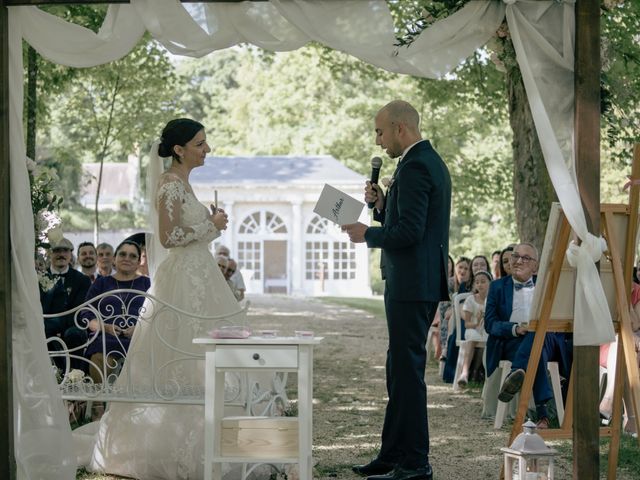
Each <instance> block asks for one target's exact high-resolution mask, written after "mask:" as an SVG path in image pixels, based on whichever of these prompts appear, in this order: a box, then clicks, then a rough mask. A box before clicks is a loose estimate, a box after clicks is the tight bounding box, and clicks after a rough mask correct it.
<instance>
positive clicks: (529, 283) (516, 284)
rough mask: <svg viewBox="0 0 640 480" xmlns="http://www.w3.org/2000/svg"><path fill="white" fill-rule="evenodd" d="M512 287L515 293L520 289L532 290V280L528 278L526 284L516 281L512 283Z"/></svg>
mask: <svg viewBox="0 0 640 480" xmlns="http://www.w3.org/2000/svg"><path fill="white" fill-rule="evenodd" d="M513 286H514V288H515V289H516V292H517V291H518V290H520V289H522V288H533V286H534V285H533V280H532V279H531V278H530V279H529V280H527V281H526V282H524V283H523V282H518V281H516V280H514V281H513Z"/></svg>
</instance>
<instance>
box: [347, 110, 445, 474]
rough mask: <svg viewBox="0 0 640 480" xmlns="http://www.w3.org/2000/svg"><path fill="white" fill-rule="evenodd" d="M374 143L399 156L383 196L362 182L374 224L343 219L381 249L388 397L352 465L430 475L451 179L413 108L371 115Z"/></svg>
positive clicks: (356, 237) (359, 469)
mask: <svg viewBox="0 0 640 480" xmlns="http://www.w3.org/2000/svg"><path fill="white" fill-rule="evenodd" d="M375 131H376V145H380V146H381V147H382V148H383V149H385V150H386V152H387V154H388V155H389V157H391V158H396V157H400V161H399V162H398V166H397V168H396V171H395V173H394V174H393V178H392V183H391V184H390V185H389V187H388V190H387V195H386V197H385V195H384V194H383V193H382V190H381V189H380V187H379V186H378V185H372V184H371V183H370V182H367V186H366V189H365V200H366V201H367V202H371V203H374V204H375V207H374V208H375V210H374V214H373V217H374V219H375V220H377V221H379V222H380V223H381V224H382V226H380V227H367V226H366V225H364V224H362V223H355V224H352V225H345V226H343V230H344V231H346V232H347V233H348V234H349V237H350V238H351V241H352V242H355V243H358V242H366V243H367V246H368V247H370V248H381V249H382V261H381V263H383V264H384V267H385V270H384V274H385V282H386V283H385V292H384V302H385V311H386V315H387V327H388V331H389V348H388V350H387V362H386V377H387V378H386V379H387V392H388V395H389V402H388V403H387V408H386V412H385V419H384V425H383V428H382V446H381V448H380V452H379V453H378V456H377V457H376V458H375V459H374V460H373V461H371V462H370V463H368V464H366V465H356V466H354V467H353V470H354V471H355V472H356V473H359V474H361V475H367V476H369V479H370V480H422V479H425V480H430V479H431V478H432V476H433V473H432V470H431V465H429V427H428V421H427V393H426V386H425V383H424V370H425V363H426V352H425V344H426V340H427V333H428V330H429V327H430V326H431V322H432V320H433V318H434V314H435V311H436V308H437V305H438V302H439V301H441V300H448V299H449V294H448V287H447V259H448V248H449V247H448V246H449V216H450V210H451V178H450V176H449V171H448V169H447V166H446V165H445V164H444V162H443V161H442V159H441V158H440V156H439V155H438V153H437V152H436V151H435V150H434V149H433V147H432V146H431V144H430V143H429V141H427V140H422V137H421V135H420V130H419V116H418V112H417V111H416V110H415V109H414V108H413V107H412V106H411V105H410V104H408V103H407V102H404V101H400V100H396V101H393V102H391V103H389V104H387V105H386V106H385V107H383V108H382V109H381V110H380V111H379V112H378V114H377V115H376V118H375Z"/></svg>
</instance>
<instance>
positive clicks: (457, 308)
mask: <svg viewBox="0 0 640 480" xmlns="http://www.w3.org/2000/svg"><path fill="white" fill-rule="evenodd" d="M469 295H473V293H472V292H465V293H457V294H456V295H454V296H453V300H451V308H453V315H452V316H453V319H454V322H455V328H456V345H457V346H458V348H459V350H458V362H457V363H456V373H455V374H454V376H453V390H454V391H458V390H459V389H460V387H458V379H459V378H460V374H461V373H462V366H463V365H464V359H465V354H464V348H462V347H463V346H464V344H465V343H466V340H464V339H463V338H462V328H461V325H462V305H463V304H464V301H465V300H466V299H467V297H468V296H469ZM477 343H479V342H477Z"/></svg>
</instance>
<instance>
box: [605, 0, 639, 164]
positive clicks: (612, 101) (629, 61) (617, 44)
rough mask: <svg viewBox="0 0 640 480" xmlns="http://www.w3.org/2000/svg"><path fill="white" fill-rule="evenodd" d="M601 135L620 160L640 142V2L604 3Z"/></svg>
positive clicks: (627, 157)
mask: <svg viewBox="0 0 640 480" xmlns="http://www.w3.org/2000/svg"><path fill="white" fill-rule="evenodd" d="M601 32H602V81H601V86H602V90H601V97H602V117H603V120H604V121H603V126H602V136H603V139H604V140H605V141H606V145H607V147H608V148H609V150H610V152H611V153H612V155H613V157H614V158H615V159H616V160H617V161H618V163H622V164H626V165H630V164H631V162H630V159H631V157H630V156H629V155H627V153H626V150H628V149H630V148H631V147H632V146H633V144H634V143H638V142H640V41H639V38H638V32H640V2H634V1H626V2H604V4H603V5H602V22H601Z"/></svg>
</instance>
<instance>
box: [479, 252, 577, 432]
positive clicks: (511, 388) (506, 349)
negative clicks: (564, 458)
mask: <svg viewBox="0 0 640 480" xmlns="http://www.w3.org/2000/svg"><path fill="white" fill-rule="evenodd" d="M510 263H511V275H509V276H506V277H504V278H500V279H498V280H496V281H494V282H492V283H491V286H490V287H489V294H488V295H487V305H486V309H485V323H484V326H485V330H486V331H487V333H488V334H489V338H488V339H487V346H486V349H487V352H486V353H487V375H491V374H492V373H493V371H494V370H495V369H496V368H497V366H498V363H499V362H500V360H509V361H511V373H510V374H509V376H507V378H506V380H505V382H504V384H503V386H502V388H501V390H500V394H499V395H498V398H499V399H500V400H501V401H503V402H509V401H510V400H511V399H512V398H513V396H514V395H515V394H516V393H518V392H519V391H520V388H521V387H522V383H523V381H524V375H525V369H526V368H527V364H528V362H529V356H530V354H531V347H532V345H533V339H534V337H535V333H534V332H528V331H527V328H526V326H525V324H526V323H527V322H528V321H529V318H530V311H531V303H532V301H533V291H534V285H535V278H534V273H535V272H536V271H537V265H538V251H537V249H536V248H535V247H534V246H533V245H531V244H530V243H520V244H518V245H516V247H515V248H514V249H513V253H512V254H511V258H510ZM549 361H558V362H559V367H560V374H561V375H563V376H564V377H565V378H568V377H569V372H570V371H571V345H570V336H567V335H565V334H563V333H553V332H550V333H547V334H546V335H545V340H544V347H543V349H542V354H541V355H540V360H539V362H538V368H537V371H536V377H535V381H534V384H533V399H534V401H535V405H536V411H537V412H538V425H537V426H538V428H549V414H548V411H547V408H546V403H547V402H548V401H549V400H550V399H551V398H552V397H553V394H552V391H551V387H550V385H549V380H548V378H547V362H549Z"/></svg>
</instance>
